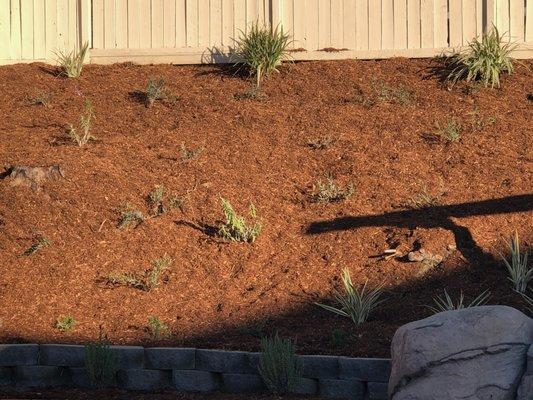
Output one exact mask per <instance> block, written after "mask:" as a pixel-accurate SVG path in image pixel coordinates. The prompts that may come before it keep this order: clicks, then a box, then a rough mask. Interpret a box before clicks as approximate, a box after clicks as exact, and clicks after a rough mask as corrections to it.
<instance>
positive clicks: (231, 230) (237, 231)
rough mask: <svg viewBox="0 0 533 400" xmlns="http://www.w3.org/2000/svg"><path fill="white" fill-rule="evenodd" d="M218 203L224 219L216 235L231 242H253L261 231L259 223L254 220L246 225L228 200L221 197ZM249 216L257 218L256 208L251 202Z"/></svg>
mask: <svg viewBox="0 0 533 400" xmlns="http://www.w3.org/2000/svg"><path fill="white" fill-rule="evenodd" d="M220 203H221V207H222V212H223V213H224V216H225V218H226V221H225V222H224V223H222V225H221V226H220V227H219V229H218V235H219V236H220V237H222V238H224V239H225V240H229V241H232V242H244V243H253V242H254V241H255V239H256V238H257V236H259V233H260V232H261V224H260V223H259V222H256V223H255V224H253V225H248V224H247V223H246V220H245V219H244V218H243V217H241V216H240V215H238V214H237V213H236V212H235V210H233V207H232V205H231V203H230V202H229V201H228V200H226V199H224V198H222V197H221V198H220ZM250 216H251V217H252V218H257V213H256V209H255V206H254V205H253V204H250Z"/></svg>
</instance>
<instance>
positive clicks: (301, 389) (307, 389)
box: [292, 378, 318, 395]
mask: <svg viewBox="0 0 533 400" xmlns="http://www.w3.org/2000/svg"><path fill="white" fill-rule="evenodd" d="M292 392H293V393H294V394H302V395H315V394H317V393H318V381H317V380H316V379H311V378H300V379H298V383H296V385H295V387H294V389H293V390H292Z"/></svg>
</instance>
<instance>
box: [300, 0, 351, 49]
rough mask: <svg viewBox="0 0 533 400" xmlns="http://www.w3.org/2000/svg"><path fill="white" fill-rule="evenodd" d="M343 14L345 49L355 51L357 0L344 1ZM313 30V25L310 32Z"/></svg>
mask: <svg viewBox="0 0 533 400" xmlns="http://www.w3.org/2000/svg"><path fill="white" fill-rule="evenodd" d="M309 11H310V10H308V12H309ZM343 14H344V21H343V26H344V30H343V31H344V32H343V42H344V47H345V48H347V49H350V50H353V49H355V0H344V7H343ZM311 29H314V28H313V25H310V26H309V30H311Z"/></svg>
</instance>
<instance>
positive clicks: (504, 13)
mask: <svg viewBox="0 0 533 400" xmlns="http://www.w3.org/2000/svg"><path fill="white" fill-rule="evenodd" d="M509 18H510V16H509V0H496V26H497V27H498V30H499V31H500V33H501V34H502V35H503V36H504V37H505V38H506V39H509V28H510V24H509Z"/></svg>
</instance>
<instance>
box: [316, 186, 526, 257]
mask: <svg viewBox="0 0 533 400" xmlns="http://www.w3.org/2000/svg"><path fill="white" fill-rule="evenodd" d="M532 209H533V194H524V195H516V196H508V197H502V198H499V199H490V200H481V201H475V202H470V203H460V204H452V205H445V206H431V207H425V208H421V209H416V210H402V211H392V212H388V213H384V214H378V215H361V216H350V217H341V218H335V219H332V220H327V221H317V222H313V223H311V224H310V225H309V227H308V228H307V231H306V233H307V234H311V235H315V234H321V233H326V232H332V231H345V230H350V229H357V228H362V227H367V226H396V227H422V228H439V227H440V228H443V229H447V230H449V231H451V232H452V233H453V234H454V237H455V242H456V245H457V249H458V250H459V251H460V252H461V253H462V254H463V256H464V257H465V258H466V259H468V260H469V261H470V262H479V261H482V260H489V259H492V256H491V255H490V254H487V253H485V252H484V251H483V249H481V248H480V247H479V246H478V245H477V244H476V242H475V240H474V238H473V237H472V234H471V233H470V231H469V230H468V229H467V228H465V227H464V226H460V225H457V224H456V223H455V222H454V221H453V220H451V219H450V218H451V217H457V218H461V217H471V216H479V215H495V214H509V213H518V212H527V211H531V210H532Z"/></svg>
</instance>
